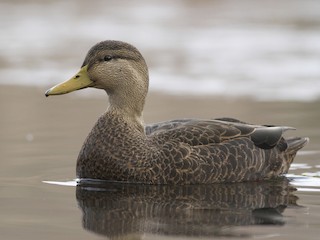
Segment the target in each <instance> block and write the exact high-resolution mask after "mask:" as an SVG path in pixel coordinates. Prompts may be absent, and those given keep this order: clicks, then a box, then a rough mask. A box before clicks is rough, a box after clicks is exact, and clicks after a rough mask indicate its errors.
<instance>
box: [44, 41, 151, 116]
mask: <svg viewBox="0 0 320 240" xmlns="http://www.w3.org/2000/svg"><path fill="white" fill-rule="evenodd" d="M148 85H149V76H148V68H147V65H146V63H145V60H144V58H143V57H142V55H141V53H140V52H139V51H138V50H137V49H136V48H135V47H133V46H132V45H130V44H128V43H125V42H120V41H112V40H107V41H103V42H100V43H97V44H96V45H94V46H93V47H92V48H91V49H90V50H89V52H88V54H87V56H86V57H85V60H84V62H83V64H82V66H81V69H80V71H79V72H78V73H77V74H75V75H74V76H73V77H72V78H71V79H69V80H67V81H65V82H63V83H60V84H58V85H56V86H54V87H52V88H50V89H49V90H47V91H46V93H45V95H46V96H47V97H48V96H51V95H60V94H66V93H69V92H73V91H76V90H79V89H83V88H87V87H92V88H98V89H104V90H105V91H106V92H107V94H108V95H109V102H110V108H112V109H117V110H120V111H129V112H131V113H133V114H135V115H139V114H140V115H141V112H142V109H143V106H144V102H145V97H146V95H147V92H148Z"/></svg>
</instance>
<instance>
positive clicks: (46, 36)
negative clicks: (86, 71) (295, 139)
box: [0, 0, 320, 101]
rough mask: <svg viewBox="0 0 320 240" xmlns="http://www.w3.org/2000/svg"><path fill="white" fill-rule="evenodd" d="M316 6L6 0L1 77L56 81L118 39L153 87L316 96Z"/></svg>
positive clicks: (319, 87)
mask: <svg viewBox="0 0 320 240" xmlns="http://www.w3.org/2000/svg"><path fill="white" fill-rule="evenodd" d="M319 9H320V1H317V0H303V1H301V0H281V1H278V0H269V1H255V0H243V1H237V0H225V1H219V0H215V1H210V0H197V1H192V0H178V1H171V0H154V1H147V0H139V1H129V0H120V1H119V0H108V1H103V0H90V1H84V0H80V1H79V0H69V1H64V0H54V1H50V0H47V1H41V0H34V1H32V0H23V1H19V0H15V1H4V0H2V1H1V2H0V18H1V21H0V26H1V36H0V75H1V78H0V84H10V85H16V84H18V85H33V86H50V85H52V84H56V83H58V82H61V81H62V80H65V79H67V78H69V77H70V76H71V75H73V74H74V73H75V72H76V71H77V69H78V68H79V67H80V65H81V64H82V61H83V59H84V57H85V54H86V53H87V51H88V50H89V48H90V47H91V46H92V45H94V44H95V43H97V42H99V41H102V40H107V39H115V40H122V41H127V42H129V43H131V44H133V45H134V46H136V47H137V48H138V49H139V50H140V51H141V52H142V54H143V56H144V57H145V59H146V61H147V63H148V65H149V69H150V78H151V83H150V88H151V90H152V91H162V92H166V93H170V94H174V95H176V94H179V95H181V94H189V95H190V94H192V95H211V96H213V95H218V96H219V95H224V96H227V97H228V96H230V97H242V96H245V97H250V98H254V99H257V100H268V101H269V100H271V101H272V100H296V101H312V100H316V99H318V98H319V96H320V11H319ZM86 93H87V94H88V92H86ZM95 93H96V92H95ZM82 94H84V93H82Z"/></svg>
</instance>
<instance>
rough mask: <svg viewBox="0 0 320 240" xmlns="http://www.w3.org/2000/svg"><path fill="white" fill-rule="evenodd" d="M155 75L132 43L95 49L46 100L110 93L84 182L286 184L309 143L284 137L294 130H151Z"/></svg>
mask: <svg viewBox="0 0 320 240" xmlns="http://www.w3.org/2000/svg"><path fill="white" fill-rule="evenodd" d="M148 86H149V74H148V67H147V64H146V61H145V60H144V58H143V56H142V54H141V53H140V52H139V50H138V49H137V48H136V47H134V46H132V45H131V44H129V43H126V42H122V41H117V40H106V41H102V42H99V43H97V44H95V45H94V46H93V47H92V48H91V49H90V50H89V51H88V53H87V55H86V57H85V59H84V62H83V64H82V66H81V68H80V70H79V72H78V73H76V74H75V75H74V76H73V77H71V78H70V79H69V80H67V81H65V82H62V83H60V84H57V85H56V86H54V87H52V88H50V89H49V90H47V91H46V92H45V96H47V97H48V96H51V95H60V94H66V93H70V92H73V91H76V90H80V89H84V88H97V89H103V90H105V92H106V93H107V95H108V98H109V106H108V108H107V110H106V112H104V113H103V114H102V115H101V116H100V117H99V119H98V120H97V122H96V123H95V125H94V126H93V128H92V130H91V132H90V133H89V135H88V136H87V138H86V139H85V141H84V143H83V146H82V148H81V150H80V152H79V155H78V158H77V164H76V175H77V178H78V179H80V181H81V180H84V179H93V180H103V181H111V182H121V183H136V184H169V185H189V184H213V183H229V182H248V181H262V180H270V179H275V178H279V177H282V176H283V175H285V174H286V173H287V172H288V170H289V167H290V164H291V163H292V162H293V160H294V158H295V156H296V153H297V151H298V150H300V149H301V148H302V147H304V146H305V145H306V144H307V143H308V141H309V139H308V138H307V137H284V136H283V135H284V133H285V132H286V131H287V130H292V129H294V128H292V127H288V126H273V125H255V124H249V123H246V122H243V121H240V120H237V119H234V118H217V119H196V118H195V119H190V118H189V119H176V120H169V121H165V122H159V123H154V124H148V125H145V124H144V121H143V117H142V112H143V108H144V104H145V100H146V96H147V93H148Z"/></svg>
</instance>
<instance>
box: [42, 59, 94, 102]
mask: <svg viewBox="0 0 320 240" xmlns="http://www.w3.org/2000/svg"><path fill="white" fill-rule="evenodd" d="M87 68H88V66H87V65H86V66H84V67H82V68H81V69H80V71H79V72H78V73H77V74H76V75H75V76H73V77H72V78H71V79H69V80H67V81H65V82H63V83H59V84H58V85H56V86H54V87H52V88H50V89H49V90H47V91H46V93H45V95H46V97H48V96H50V95H60V94H65V93H69V92H73V91H76V90H79V89H82V88H86V87H89V86H90V85H91V84H92V83H93V82H92V81H91V80H90V78H89V76H88V72H87Z"/></svg>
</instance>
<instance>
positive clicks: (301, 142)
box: [286, 137, 309, 164]
mask: <svg viewBox="0 0 320 240" xmlns="http://www.w3.org/2000/svg"><path fill="white" fill-rule="evenodd" d="M286 142H287V146H288V148H287V149H286V154H287V155H288V156H289V157H288V158H287V160H288V161H289V162H288V163H289V164H291V163H292V161H293V158H294V157H295V156H296V154H297V152H298V151H299V150H300V149H301V148H303V147H304V146H305V145H307V143H308V142H309V138H307V137H290V138H286Z"/></svg>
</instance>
